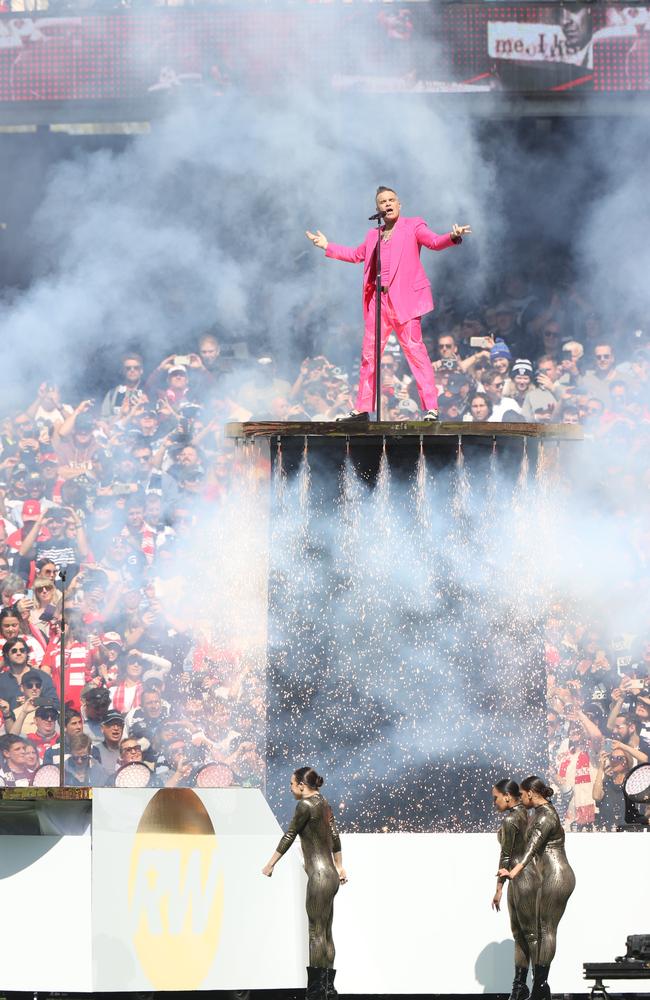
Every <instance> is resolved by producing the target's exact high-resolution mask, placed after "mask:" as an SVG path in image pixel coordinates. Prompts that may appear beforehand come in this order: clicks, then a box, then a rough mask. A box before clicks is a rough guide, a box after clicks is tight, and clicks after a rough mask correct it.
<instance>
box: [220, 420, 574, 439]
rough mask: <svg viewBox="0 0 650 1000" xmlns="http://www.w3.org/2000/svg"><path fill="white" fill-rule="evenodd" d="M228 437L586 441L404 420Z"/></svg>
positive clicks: (244, 426) (563, 428)
mask: <svg viewBox="0 0 650 1000" xmlns="http://www.w3.org/2000/svg"><path fill="white" fill-rule="evenodd" d="M226 437H229V438H237V439H239V438H243V439H244V440H254V439H256V438H278V437H281V438H290V437H299V438H305V437H308V438H319V437H322V438H355V439H364V438H367V439H375V438H404V437H407V438H413V437H415V438H423V439H425V440H427V441H428V440H429V439H431V438H449V437H451V438H461V439H465V440H466V439H472V438H487V439H489V440H492V441H498V440H502V439H507V438H517V439H521V438H531V439H533V440H537V441H582V440H583V438H584V434H583V432H582V428H581V427H580V426H578V425H576V424H528V423H523V422H522V423H512V424H510V423H498V424H497V423H488V422H487V421H486V422H478V423H469V422H468V423H465V422H464V421H462V420H458V421H444V420H442V421H431V422H425V421H423V420H403V421H401V420H400V421H384V420H382V421H381V422H380V423H377V422H376V421H368V422H367V423H366V422H362V421H358V422H356V421H355V422H351V423H343V422H336V421H327V422H325V421H291V420H287V421H263V420H262V421H250V422H247V423H230V424H226Z"/></svg>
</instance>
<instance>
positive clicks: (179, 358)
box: [174, 354, 190, 365]
mask: <svg viewBox="0 0 650 1000" xmlns="http://www.w3.org/2000/svg"><path fill="white" fill-rule="evenodd" d="M189 363H190V356H189V354H175V355H174V364H175V365H189Z"/></svg>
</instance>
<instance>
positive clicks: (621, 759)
mask: <svg viewBox="0 0 650 1000" xmlns="http://www.w3.org/2000/svg"><path fill="white" fill-rule="evenodd" d="M609 759H610V760H611V762H612V764H627V759H626V758H625V757H610V758H609Z"/></svg>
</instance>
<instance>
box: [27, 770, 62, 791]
mask: <svg viewBox="0 0 650 1000" xmlns="http://www.w3.org/2000/svg"><path fill="white" fill-rule="evenodd" d="M58 784H59V769H58V767H57V766H56V764H41V766H40V767H39V768H38V769H37V770H36V771H35V772H34V777H33V778H32V788H53V787H58Z"/></svg>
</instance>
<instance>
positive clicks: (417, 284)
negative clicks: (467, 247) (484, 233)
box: [325, 216, 461, 323]
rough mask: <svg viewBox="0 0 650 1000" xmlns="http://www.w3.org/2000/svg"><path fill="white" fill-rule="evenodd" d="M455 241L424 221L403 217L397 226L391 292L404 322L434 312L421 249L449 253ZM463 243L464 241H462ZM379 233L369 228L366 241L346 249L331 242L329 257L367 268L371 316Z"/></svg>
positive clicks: (365, 298) (365, 287) (367, 300)
mask: <svg viewBox="0 0 650 1000" xmlns="http://www.w3.org/2000/svg"><path fill="white" fill-rule="evenodd" d="M454 242H455V241H454V240H452V238H451V236H450V235H449V234H448V233H446V234H445V235H444V236H439V235H438V234H437V233H434V232H432V230H431V229H429V227H428V226H427V224H426V222H425V221H424V219H419V218H413V219H407V218H404V217H403V216H400V218H399V219H398V220H397V222H396V223H395V228H394V231H393V235H392V236H391V240H390V243H391V249H390V278H389V284H388V288H389V293H390V300H391V303H392V306H393V309H394V310H395V314H396V316H397V318H398V320H399V322H400V323H407V322H408V321H409V320H410V319H415V317H416V316H423V315H424V314H425V313H428V312H431V310H432V309H433V297H432V295H431V285H430V284H429V279H428V278H427V276H426V272H425V270H424V268H423V267H422V263H421V262H420V247H428V248H429V250H446V249H447V247H450V246H453V245H454ZM458 242H459V243H460V242H461V240H460V239H459V240H458ZM376 247H377V230H376V229H369V230H368V232H367V233H366V238H365V240H364V241H363V243H361V245H360V246H358V247H344V246H340V245H339V244H338V243H328V245H327V250H326V251H325V256H326V257H333V258H334V259H335V260H345V261H348V263H350V264H360V263H361V261H363V262H364V267H363V312H364V318H366V317H367V314H368V306H369V304H370V302H371V300H372V297H373V295H374V291H375V275H376V270H375V250H376Z"/></svg>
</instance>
